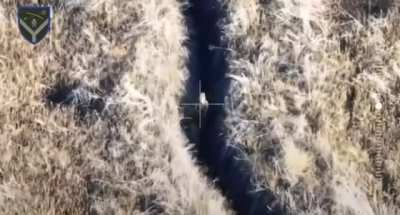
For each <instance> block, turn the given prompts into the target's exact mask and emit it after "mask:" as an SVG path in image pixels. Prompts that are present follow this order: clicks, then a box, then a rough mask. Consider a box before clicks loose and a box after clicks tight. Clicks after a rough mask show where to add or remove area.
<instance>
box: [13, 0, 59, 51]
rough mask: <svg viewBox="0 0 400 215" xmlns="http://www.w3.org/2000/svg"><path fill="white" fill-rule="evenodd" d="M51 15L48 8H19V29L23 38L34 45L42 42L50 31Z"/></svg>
mask: <svg viewBox="0 0 400 215" xmlns="http://www.w3.org/2000/svg"><path fill="white" fill-rule="evenodd" d="M50 13H51V8H50V7H48V6H29V7H26V6H20V7H18V10H17V17H18V28H19V30H20V32H21V34H22V36H23V37H24V38H25V39H26V40H28V41H29V42H30V43H32V44H37V43H38V42H40V41H41V40H42V39H43V38H44V37H45V36H46V34H47V33H48V32H49V31H50V21H51V20H50V19H51V15H50Z"/></svg>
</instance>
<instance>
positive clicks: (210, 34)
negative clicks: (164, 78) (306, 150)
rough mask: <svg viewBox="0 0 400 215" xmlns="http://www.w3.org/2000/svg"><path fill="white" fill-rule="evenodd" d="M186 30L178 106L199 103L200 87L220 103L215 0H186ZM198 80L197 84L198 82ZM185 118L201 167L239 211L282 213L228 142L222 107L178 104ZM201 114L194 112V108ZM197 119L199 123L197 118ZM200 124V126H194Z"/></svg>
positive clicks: (222, 58) (223, 62)
mask: <svg viewBox="0 0 400 215" xmlns="http://www.w3.org/2000/svg"><path fill="white" fill-rule="evenodd" d="M184 14H185V16H186V23H187V25H188V29H189V41H188V44H186V45H187V46H188V48H189V50H190V56H189V62H188V67H189V70H190V77H189V79H188V80H187V83H186V95H185V96H184V97H183V98H182V104H195V103H199V98H200V95H199V94H200V91H201V92H204V94H205V96H206V99H207V101H208V103H209V104H210V103H224V100H225V97H227V96H228V89H229V84H230V83H229V79H227V78H226V74H227V73H228V72H229V71H228V70H229V67H228V62H227V59H226V58H227V55H228V54H229V53H228V52H227V49H226V47H227V45H226V43H225V41H224V40H223V32H222V29H221V28H220V27H219V22H221V21H222V20H223V18H224V16H225V14H224V8H223V6H222V5H221V4H220V1H218V0H191V1H190V5H189V6H188V7H187V8H185V11H184ZM200 82H201V85H200ZM182 108H183V114H184V117H185V119H184V120H183V121H182V123H181V124H182V127H183V130H184V131H185V133H186V135H187V137H188V138H189V140H190V142H191V143H192V144H194V152H193V153H194V154H195V155H196V157H197V159H198V162H199V163H200V165H204V166H206V167H207V169H208V175H209V177H211V178H213V179H214V178H216V179H217V185H218V186H219V187H220V189H221V190H222V192H223V194H224V195H225V196H226V197H227V198H228V200H229V201H230V202H231V204H232V207H233V209H234V210H235V211H236V212H237V213H238V214H246V215H247V214H257V215H258V214H266V215H268V214H285V212H284V211H283V209H282V207H281V205H280V203H279V201H278V200H277V198H276V196H275V195H274V193H273V192H272V191H270V190H268V189H266V188H264V189H260V187H259V186H257V183H256V181H255V174H254V172H253V168H252V165H251V163H250V162H249V161H248V160H247V159H246V157H247V156H246V154H245V152H243V151H242V150H241V149H240V148H239V146H238V144H231V143H227V140H226V128H225V124H224V120H225V117H226V112H225V108H224V107H223V106H221V105H215V106H213V105H211V106H208V109H207V110H202V109H201V108H200V107H199V106H182ZM199 111H200V112H202V113H203V114H198V112H199ZM200 120H201V123H200V122H199V121H200ZM199 124H200V125H199Z"/></svg>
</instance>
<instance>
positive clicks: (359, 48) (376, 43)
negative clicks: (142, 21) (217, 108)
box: [226, 0, 400, 215]
mask: <svg viewBox="0 0 400 215" xmlns="http://www.w3.org/2000/svg"><path fill="white" fill-rule="evenodd" d="M226 2H227V5H228V7H229V8H230V10H231V13H230V17H229V22H230V24H229V25H227V26H226V32H228V40H229V41H230V47H229V48H230V50H233V51H232V56H231V59H230V62H231V68H232V75H231V78H232V79H233V80H234V81H233V87H232V89H231V95H232V98H231V101H232V102H231V106H232V107H233V108H232V109H230V110H229V117H228V119H227V123H228V125H229V127H230V139H231V140H232V141H234V142H237V143H240V144H243V145H244V146H246V147H247V149H248V150H247V151H248V152H249V155H250V159H252V160H253V163H254V164H255V166H256V167H255V168H256V172H257V173H258V174H259V179H260V182H261V183H262V184H264V185H266V186H269V187H271V188H272V189H273V190H274V191H275V192H276V193H279V196H280V197H281V198H282V199H283V201H284V202H286V204H287V205H288V206H289V207H290V208H291V209H292V210H293V211H294V214H357V215H358V214H360V215H361V214H398V213H399V209H400V208H399V206H398V205H399V204H400V198H399V196H398V194H399V191H400V190H399V181H400V174H399V170H400V165H399V164H400V160H399V159H400V157H399V153H400V149H399V147H398V144H399V142H400V139H399V135H398V133H399V132H400V128H399V118H398V117H399V113H400V112H399V107H400V106H399V105H400V104H399V99H400V97H399V83H400V82H399V80H400V79H399V75H400V70H399V64H400V58H399V56H400V55H399V52H400V49H399V48H400V40H399V38H398V36H397V35H398V33H399V31H400V30H399V14H398V11H399V2H398V1H394V2H393V1H350V0H342V1H339V0H331V1H329V0H309V1H300V0H299V1H297V0H294V1H292V0H271V1H261V0H248V1H240V0H230V1H228V0H227V1H226Z"/></svg>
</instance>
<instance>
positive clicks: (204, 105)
mask: <svg viewBox="0 0 400 215" xmlns="http://www.w3.org/2000/svg"><path fill="white" fill-rule="evenodd" d="M181 106H194V107H196V108H198V112H199V128H201V112H202V111H207V109H208V107H209V106H225V103H213V102H210V103H209V102H208V101H207V98H206V94H205V93H204V92H202V91H201V81H199V98H198V101H197V102H195V103H182V104H181ZM183 119H193V118H192V117H184V118H183Z"/></svg>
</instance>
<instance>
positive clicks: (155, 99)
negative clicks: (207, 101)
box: [0, 0, 230, 214]
mask: <svg viewBox="0 0 400 215" xmlns="http://www.w3.org/2000/svg"><path fill="white" fill-rule="evenodd" d="M37 2H38V1H12V0H4V1H1V3H0V80H1V85H0V154H1V156H0V214H159V213H164V214H230V212H229V210H228V209H226V208H225V203H224V202H225V200H224V198H222V197H221V195H220V194H219V192H218V191H216V190H215V189H214V188H213V186H212V185H211V184H210V183H209V182H208V180H206V178H205V176H203V175H201V174H200V171H199V168H198V167H196V166H195V165H194V162H193V159H192V158H191V155H190V153H189V152H188V149H187V148H186V147H185V141H186V139H185V138H184V135H183V134H182V132H181V129H180V126H179V119H180V117H181V116H180V115H179V112H178V100H179V97H180V96H181V95H182V93H183V82H184V79H185V78H186V69H185V65H184V62H185V59H186V57H187V53H186V49H185V48H184V47H183V41H184V40H185V39H186V38H185V37H186V36H185V35H186V30H185V25H184V23H183V17H182V13H181V11H180V7H181V6H182V5H181V4H182V3H179V2H177V1H174V0H163V1H159V0H148V1H140V0H134V1H129V0H120V1H111V0H110V1H107V0H100V1H99V0H87V1H79V0H78V1H73V0H69V1H40V2H41V3H50V4H52V5H54V7H55V8H54V17H53V26H52V27H53V28H52V32H51V33H50V34H49V35H48V37H47V38H46V39H45V40H44V41H42V42H41V43H39V44H38V45H37V46H36V47H33V46H31V45H30V44H28V43H27V42H25V41H24V40H23V39H22V37H21V36H20V34H19V32H18V29H17V26H16V23H15V20H16V17H15V9H16V6H17V3H20V4H21V3H37ZM60 2H61V3H60ZM60 82H63V83H64V82H65V83H67V84H68V83H74V84H75V85H76V84H77V85H79V86H84V89H90V90H91V91H92V92H95V93H96V96H101V97H103V98H104V100H105V102H106V104H105V109H104V110H103V112H102V113H99V112H98V111H97V112H96V111H94V112H91V113H89V114H90V116H91V117H90V120H89V118H83V119H82V118H79V117H77V116H76V114H75V113H74V112H75V111H76V109H75V107H74V106H64V107H63V106H59V105H58V106H57V105H55V106H54V105H51V104H49V102H48V101H46V97H47V93H48V92H51V91H52V90H54V89H52V87H53V86H56V85H57V84H59V83H60ZM79 92H87V91H85V90H76V91H74V93H75V94H76V93H78V94H79ZM75 94H74V95H75ZM80 98H86V97H85V96H84V95H82V96H81V97H80Z"/></svg>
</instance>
